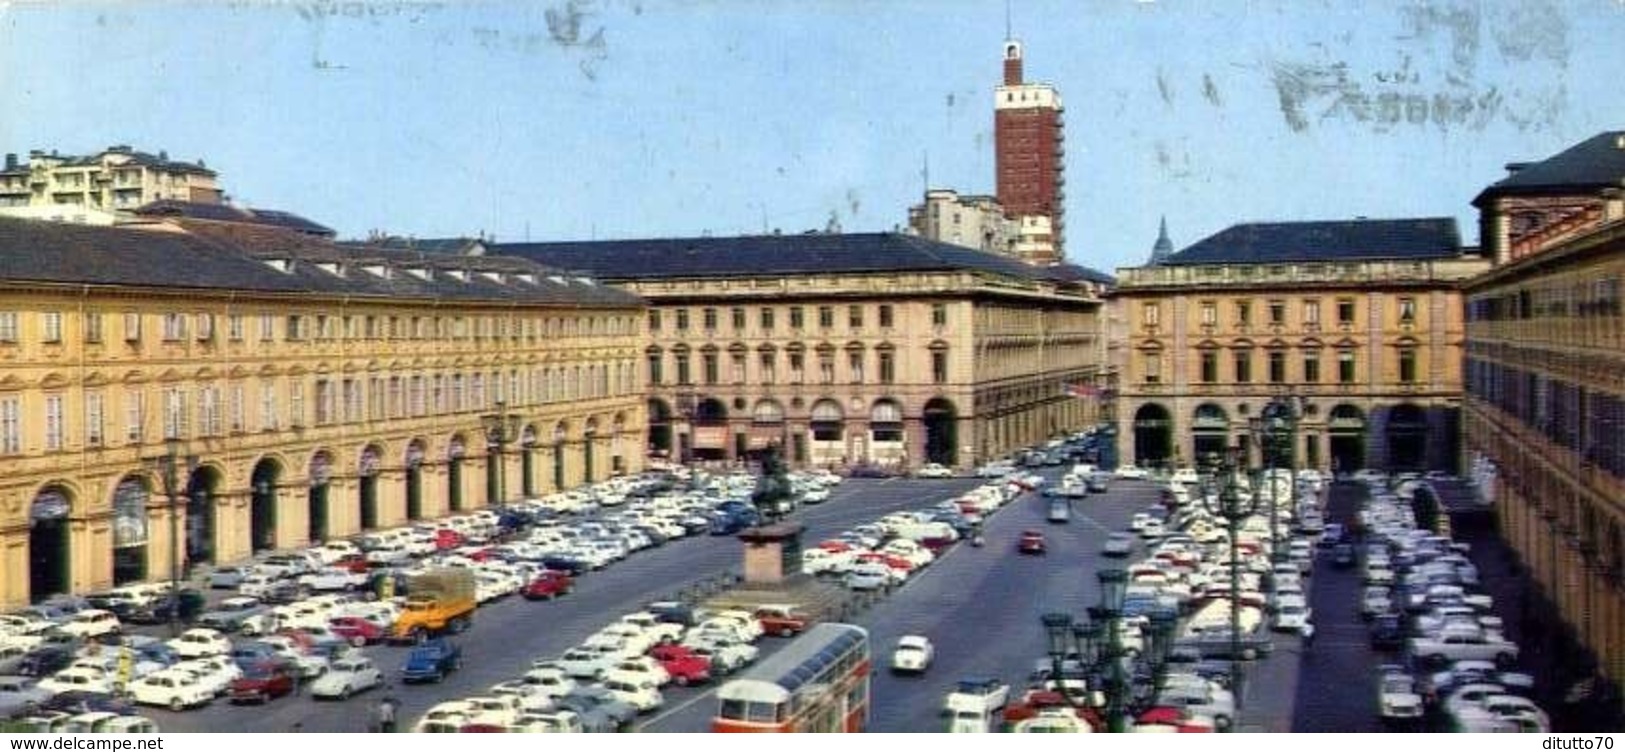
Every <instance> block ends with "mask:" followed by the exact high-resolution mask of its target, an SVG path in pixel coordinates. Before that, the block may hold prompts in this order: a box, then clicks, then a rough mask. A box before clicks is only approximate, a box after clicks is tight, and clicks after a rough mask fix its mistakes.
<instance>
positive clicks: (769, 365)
mask: <svg viewBox="0 0 1625 752" xmlns="http://www.w3.org/2000/svg"><path fill="white" fill-rule="evenodd" d="M757 370H758V371H760V372H761V373H760V378H761V381H762V383H763V384H772V383H773V382H774V380H775V379H774V376H775V374H774V370H775V368H774V363H773V353H772V352H771V351H764V352H761V353H758V354H757Z"/></svg>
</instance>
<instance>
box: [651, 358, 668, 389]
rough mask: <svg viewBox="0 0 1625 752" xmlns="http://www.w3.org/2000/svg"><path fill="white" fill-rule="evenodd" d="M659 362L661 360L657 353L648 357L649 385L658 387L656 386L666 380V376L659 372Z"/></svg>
mask: <svg viewBox="0 0 1625 752" xmlns="http://www.w3.org/2000/svg"><path fill="white" fill-rule="evenodd" d="M661 360H662V358H661V357H660V355H659V354H658V353H654V354H651V355H649V383H650V384H656V385H658V384H661V383H664V382H665V380H666V375H665V374H664V373H662V372H661Z"/></svg>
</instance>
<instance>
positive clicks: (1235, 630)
mask: <svg viewBox="0 0 1625 752" xmlns="http://www.w3.org/2000/svg"><path fill="white" fill-rule="evenodd" d="M1239 454H1240V451H1239V450H1238V449H1237V448H1235V447H1232V448H1231V449H1230V453H1229V455H1228V456H1223V457H1221V456H1216V455H1214V454H1210V455H1209V456H1208V457H1206V458H1205V459H1206V463H1205V464H1206V465H1207V466H1208V473H1207V474H1206V475H1204V477H1203V479H1202V506H1203V508H1205V509H1206V510H1207V512H1208V513H1209V514H1211V515H1213V516H1215V517H1220V518H1223V519H1224V521H1225V527H1226V529H1227V530H1228V532H1229V534H1230V686H1231V691H1232V692H1235V693H1236V696H1237V697H1238V698H1239V697H1240V696H1241V690H1240V687H1241V558H1240V554H1239V550H1240V549H1239V548H1238V544H1239V543H1240V541H1239V538H1240V537H1241V525H1242V523H1243V522H1245V521H1246V520H1247V518H1248V517H1251V516H1253V514H1254V513H1255V512H1256V511H1257V506H1258V497H1257V495H1251V494H1250V495H1248V496H1247V497H1245V498H1244V497H1243V496H1242V494H1241V489H1240V488H1239V487H1238V484H1237V483H1236V473H1237V471H1238V469H1239V468H1238V464H1239V463H1238V455H1239Z"/></svg>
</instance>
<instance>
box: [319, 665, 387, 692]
mask: <svg viewBox="0 0 1625 752" xmlns="http://www.w3.org/2000/svg"><path fill="white" fill-rule="evenodd" d="M383 683H384V675H383V673H382V672H380V671H379V670H378V667H377V666H374V665H373V663H372V659H370V658H367V657H365V656H360V655H354V654H352V655H349V656H345V657H344V658H340V659H339V660H337V661H334V662H333V665H332V667H331V668H329V669H328V670H327V673H325V674H322V675H321V676H319V677H316V681H314V682H312V683H311V685H310V694H311V696H312V697H330V698H337V699H340V700H343V699H348V698H349V697H350V696H351V695H354V694H356V693H358V692H364V691H366V690H369V689H372V688H373V687H377V686H379V685H381V684H383Z"/></svg>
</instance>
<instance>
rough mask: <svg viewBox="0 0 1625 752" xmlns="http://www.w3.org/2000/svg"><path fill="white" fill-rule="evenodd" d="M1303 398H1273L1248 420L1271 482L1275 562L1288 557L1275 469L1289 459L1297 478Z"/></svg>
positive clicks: (1271, 551) (1266, 481)
mask: <svg viewBox="0 0 1625 752" xmlns="http://www.w3.org/2000/svg"><path fill="white" fill-rule="evenodd" d="M1302 401H1303V400H1302V398H1301V397H1298V396H1296V395H1290V396H1276V397H1272V398H1270V401H1269V402H1268V403H1266V404H1265V405H1264V409H1263V410H1260V411H1259V414H1258V415H1256V416H1254V417H1253V418H1252V419H1250V420H1248V421H1247V425H1248V428H1249V429H1250V431H1251V433H1252V436H1253V443H1255V444H1257V445H1258V447H1259V458H1260V459H1261V460H1263V461H1262V462H1261V463H1260V465H1261V466H1262V467H1263V471H1262V476H1263V478H1264V482H1265V483H1268V484H1269V494H1270V563H1272V564H1275V563H1279V562H1282V561H1285V560H1286V550H1285V549H1283V548H1281V530H1280V499H1278V498H1277V493H1276V491H1275V485H1276V484H1275V470H1276V469H1277V468H1279V467H1280V466H1281V464H1282V460H1283V459H1285V461H1286V467H1287V469H1288V470H1289V472H1290V473H1291V475H1292V477H1294V478H1295V477H1297V464H1298V461H1297V451H1296V446H1297V435H1298V417H1299V413H1300V411H1301V408H1300V404H1301V403H1302ZM1290 493H1291V492H1290V491H1289V492H1288V494H1289V496H1288V501H1290V500H1291V498H1292V497H1291V496H1290Z"/></svg>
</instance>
